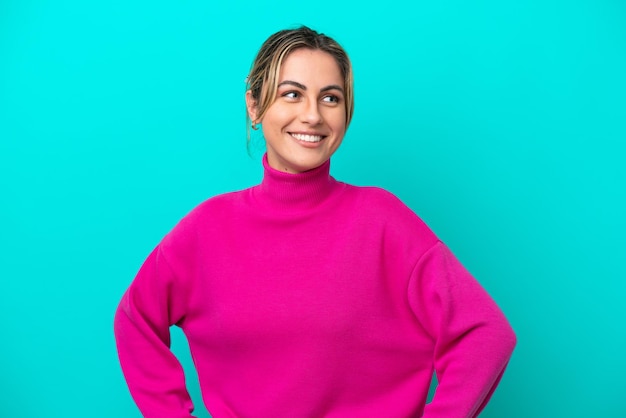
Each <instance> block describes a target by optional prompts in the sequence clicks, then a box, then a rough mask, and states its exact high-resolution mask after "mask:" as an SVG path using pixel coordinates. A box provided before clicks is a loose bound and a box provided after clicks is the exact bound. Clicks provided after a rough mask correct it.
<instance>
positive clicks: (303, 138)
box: [291, 134, 324, 142]
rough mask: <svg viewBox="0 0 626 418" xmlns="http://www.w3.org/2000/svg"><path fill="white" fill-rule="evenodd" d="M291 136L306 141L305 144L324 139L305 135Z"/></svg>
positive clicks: (318, 136)
mask: <svg viewBox="0 0 626 418" xmlns="http://www.w3.org/2000/svg"><path fill="white" fill-rule="evenodd" d="M291 136H293V137H294V138H296V139H298V140H300V141H305V142H320V141H321V140H322V138H324V137H323V136H321V135H305V134H291Z"/></svg>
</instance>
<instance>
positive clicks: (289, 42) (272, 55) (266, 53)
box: [246, 26, 354, 142]
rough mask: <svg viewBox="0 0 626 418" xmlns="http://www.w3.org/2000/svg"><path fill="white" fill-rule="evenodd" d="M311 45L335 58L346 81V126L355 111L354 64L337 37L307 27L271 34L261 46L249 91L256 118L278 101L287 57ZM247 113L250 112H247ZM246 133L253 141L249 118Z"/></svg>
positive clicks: (249, 81) (253, 67) (260, 117)
mask: <svg viewBox="0 0 626 418" xmlns="http://www.w3.org/2000/svg"><path fill="white" fill-rule="evenodd" d="M300 48H309V49H313V50H320V51H323V52H326V53H328V54H330V55H332V57H333V58H334V59H335V61H336V62H337V65H338V66H339V70H340V71H341V75H342V76H343V81H344V96H345V107H346V129H347V127H348V125H349V124H350V120H351V119H352V114H353V113H354V81H353V76H352V64H351V63H350V58H348V54H347V53H346V51H345V50H344V49H343V48H342V47H341V45H339V43H337V41H335V40H334V39H332V38H330V37H328V36H326V35H324V34H322V33H318V32H316V31H314V30H313V29H310V28H308V27H306V26H301V27H299V28H297V29H285V30H281V31H279V32H276V33H275V34H273V35H271V36H270V37H269V38H267V40H266V41H265V42H264V43H263V45H262V46H261V49H259V52H258V53H257V55H256V58H255V59H254V62H253V63H252V68H251V70H250V73H249V75H248V79H247V86H246V90H249V91H250V93H251V95H252V98H253V99H254V101H255V103H256V110H257V112H256V118H257V120H260V119H263V116H265V113H266V112H267V110H268V109H269V107H270V106H271V105H272V103H274V100H275V98H276V90H277V88H278V76H279V72H280V68H281V66H282V64H283V61H284V60H285V58H286V57H287V56H288V55H289V54H290V53H291V52H293V51H295V50H296V49H300ZM246 114H247V113H246ZM246 122H247V123H246V136H247V138H248V142H249V141H250V127H251V125H252V124H253V123H254V121H252V120H250V116H249V115H247V117H246Z"/></svg>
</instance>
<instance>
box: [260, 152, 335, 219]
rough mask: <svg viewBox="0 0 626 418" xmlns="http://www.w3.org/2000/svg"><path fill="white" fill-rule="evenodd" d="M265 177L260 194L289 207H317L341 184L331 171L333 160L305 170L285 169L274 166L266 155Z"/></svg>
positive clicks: (270, 201) (270, 202)
mask: <svg viewBox="0 0 626 418" xmlns="http://www.w3.org/2000/svg"><path fill="white" fill-rule="evenodd" d="M263 169H264V172H263V181H262V182H261V184H260V185H259V186H257V191H258V193H256V197H257V199H259V200H261V201H262V202H263V203H265V204H269V205H272V206H273V207H277V208H282V209H285V210H304V209H309V208H313V207H315V206H317V205H319V204H321V203H322V202H323V201H325V200H326V199H327V198H328V197H329V196H330V195H331V193H333V191H334V190H335V189H337V188H338V185H339V184H340V183H339V182H337V181H336V180H335V179H334V178H333V177H331V175H330V160H328V161H326V162H325V163H324V164H322V165H321V166H319V167H317V168H314V169H312V170H309V171H305V172H304V173H297V174H294V173H285V172H283V171H279V170H276V169H275V168H272V167H270V165H269V163H268V161H267V154H265V155H263Z"/></svg>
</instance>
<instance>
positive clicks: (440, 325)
mask: <svg viewBox="0 0 626 418" xmlns="http://www.w3.org/2000/svg"><path fill="white" fill-rule="evenodd" d="M409 301H410V303H411V307H412V309H413V311H414V312H415V315H416V317H417V318H418V320H419V321H420V322H421V323H422V325H423V326H424V328H425V329H426V330H427V332H429V333H430V335H431V336H432V338H433V340H434V341H435V352H434V366H435V372H436V374H437V379H438V381H439V385H438V387H437V390H436V392H435V396H434V398H433V400H432V402H431V403H430V404H428V405H426V407H425V409H424V415H423V417H424V418H444V417H445V418H449V417H464V418H465V417H468V418H469V417H476V416H478V414H479V413H480V412H481V410H482V409H483V408H484V407H485V405H486V404H487V401H488V400H489V398H490V396H491V395H492V393H493V391H494V390H495V388H496V386H497V385H498V383H499V381H500V378H501V377H502V374H503V372H504V369H505V367H506V365H507V363H508V361H509V358H510V356H511V354H512V351H513V348H514V347H515V343H516V338H515V334H514V333H513V331H512V329H511V327H510V325H509V323H508V321H507V320H506V318H505V317H504V315H503V313H502V312H501V310H500V309H499V308H498V306H497V305H496V303H495V302H494V301H493V299H492V298H491V297H490V296H489V295H488V294H487V292H486V291H485V290H484V289H483V288H482V287H481V286H480V284H479V283H478V282H477V281H476V280H475V279H474V278H473V277H472V276H471V275H470V273H469V272H468V271H467V270H466V269H465V268H464V267H463V266H462V265H461V263H460V262H459V261H458V260H457V258H456V257H455V256H454V255H453V254H452V253H451V252H450V250H449V249H448V248H447V247H446V246H445V245H444V244H443V243H441V242H438V243H437V244H435V245H434V246H433V247H432V248H430V250H428V251H427V252H426V253H425V254H424V255H423V256H422V257H421V258H420V260H419V261H418V263H417V265H416V267H415V269H414V271H413V275H412V277H411V282H410V288H409Z"/></svg>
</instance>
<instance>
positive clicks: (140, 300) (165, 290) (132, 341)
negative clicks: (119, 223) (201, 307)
mask: <svg viewBox="0 0 626 418" xmlns="http://www.w3.org/2000/svg"><path fill="white" fill-rule="evenodd" d="M186 299H187V298H186V295H185V291H184V290H183V289H182V288H181V285H180V283H177V278H176V277H175V274H174V272H173V270H172V268H171V267H170V265H169V264H168V262H167V260H166V259H165V256H164V255H163V250H162V248H161V246H157V247H156V248H155V249H154V251H152V253H151V254H150V255H149V256H148V258H147V259H146V261H145V262H144V264H143V265H142V267H141V269H140V270H139V272H138V274H137V276H136V277H135V279H134V280H133V282H132V284H131V285H130V287H129V288H128V290H127V291H126V293H125V294H124V296H123V297H122V300H121V302H120V304H119V306H118V308H117V312H116V314H115V339H116V342H117V350H118V355H119V359H120V364H121V366H122V371H123V373H124V377H125V378H126V382H127V383H128V387H129V389H130V393H131V395H132V397H133V399H134V400H135V402H136V404H137V406H138V407H139V409H140V411H141V412H142V414H143V416H144V417H148V418H161V417H162V418H190V417H192V415H191V413H192V411H193V403H192V401H191V398H190V397H189V393H188V392H187V389H186V386H185V376H184V373H183V368H182V366H181V364H180V362H179V361H178V360H177V359H176V357H175V356H174V354H173V353H172V351H171V350H170V332H169V328H170V326H172V325H175V324H179V323H181V322H182V321H183V320H184V317H185V310H186Z"/></svg>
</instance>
